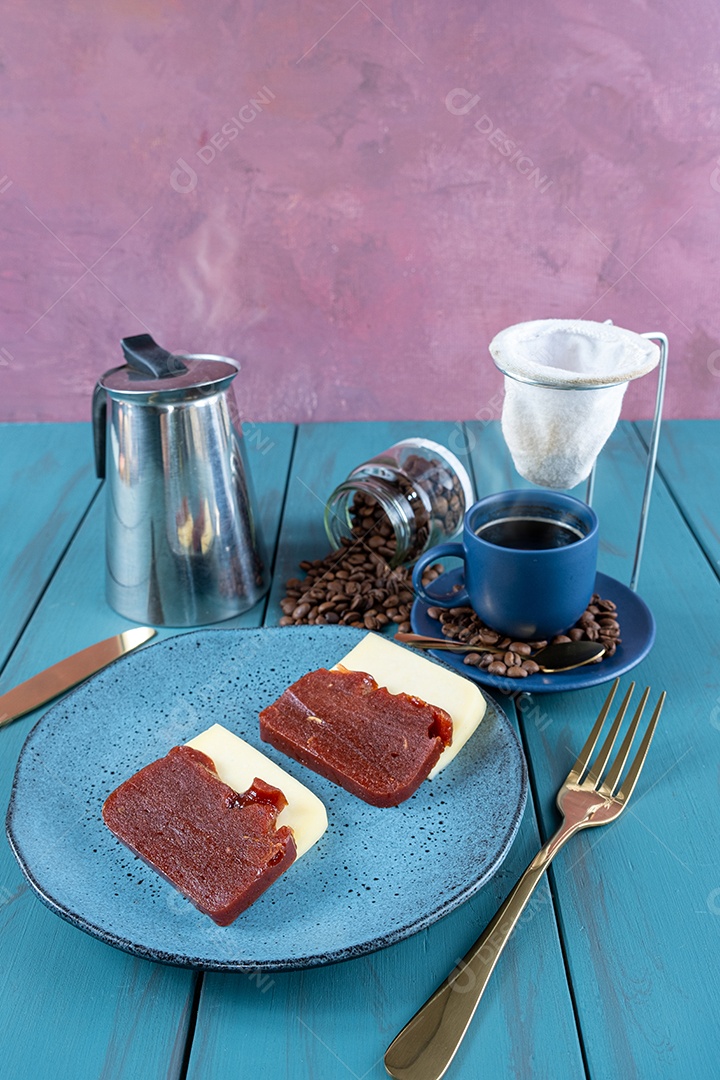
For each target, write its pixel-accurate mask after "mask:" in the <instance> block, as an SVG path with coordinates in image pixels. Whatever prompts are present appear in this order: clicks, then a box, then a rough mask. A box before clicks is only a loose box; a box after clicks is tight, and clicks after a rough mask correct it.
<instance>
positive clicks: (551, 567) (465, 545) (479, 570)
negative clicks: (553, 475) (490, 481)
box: [413, 488, 598, 641]
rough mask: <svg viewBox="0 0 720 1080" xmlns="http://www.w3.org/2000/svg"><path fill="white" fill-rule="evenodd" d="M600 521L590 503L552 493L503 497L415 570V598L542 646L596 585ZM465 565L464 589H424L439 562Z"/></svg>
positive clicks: (491, 500)
mask: <svg viewBox="0 0 720 1080" xmlns="http://www.w3.org/2000/svg"><path fill="white" fill-rule="evenodd" d="M597 553H598V520H597V515H596V514H595V512H594V510H592V509H591V508H590V507H589V506H588V505H587V503H584V502H581V501H580V500H579V499H575V498H573V497H572V496H571V495H563V494H560V493H559V492H557V491H545V490H542V489H540V490H538V489H537V488H536V489H528V490H520V491H501V492H499V493H498V494H497V495H489V496H488V497H487V498H485V499H481V500H480V501H479V502H477V503H475V504H474V506H471V507H470V509H469V510H468V511H467V513H466V514H465V518H464V521H463V532H462V542H461V543H447V544H438V545H437V546H436V547H434V548H431V549H430V550H429V551H427V552H425V554H424V555H422V556H421V557H420V558H419V559H418V561H417V563H416V564H415V568H414V570H413V586H414V588H415V591H416V593H417V594H418V596H420V597H421V598H422V599H423V600H424V601H425V602H426V603H427V604H430V605H432V606H433V607H440V608H454V607H463V606H467V605H470V606H471V607H472V608H473V610H474V611H475V613H476V614H477V615H478V616H479V617H480V618H481V619H482V620H483V622H484V623H487V625H488V626H490V627H492V628H493V630H498V631H500V633H502V634H506V635H509V636H510V637H512V638H516V639H519V640H526V641H539V640H541V639H547V638H551V637H554V635H555V634H560V633H562V632H563V631H564V630H567V629H568V627H571V626H572V625H573V623H575V622H577V620H578V619H579V618H580V616H581V615H582V613H583V612H584V611H585V608H586V607H587V606H588V604H589V603H590V598H591V596H592V594H593V589H594V586H595V574H596V568H597ZM451 555H452V556H457V557H459V558H461V559H462V560H463V561H464V563H465V586H464V588H463V589H461V590H459V591H458V592H455V593H452V594H446V595H445V596H437V595H434V593H433V594H432V595H431V594H430V593H428V592H426V590H425V589H424V588H423V585H422V575H423V571H424V570H425V569H426V567H427V566H429V565H431V564H432V563H434V562H437V561H438V559H442V558H447V557H448V556H451Z"/></svg>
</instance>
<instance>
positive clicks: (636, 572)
mask: <svg viewBox="0 0 720 1080" xmlns="http://www.w3.org/2000/svg"><path fill="white" fill-rule="evenodd" d="M611 321H612V320H610V319H608V320H607V322H611ZM640 336H641V337H645V338H649V339H650V340H651V341H656V342H657V343H658V345H659V347H660V361H659V363H658V381H657V392H656V394H655V415H654V417H653V426H652V431H651V433H650V444H649V446H648V453H647V466H646V469H645V487H644V490H643V498H642V506H641V508H640V522H639V525H638V534H637V540H636V542H635V558H634V560H633V568H632V574H631V576H630V588H631V589H632V591H633V592H637V584H638V578H639V577H640V564H641V562H642V554H643V548H644V546H645V534H646V533H647V523H648V513H649V510H650V496H651V495H652V486H653V480H654V479H655V465H656V463H657V451H658V443H659V442H660V424H661V421H662V410H663V401H664V399H665V381H666V377H667V361H668V351H669V345H668V339H667V336H666V335H665V334H661V333H655V332H648V333H645V334H641V335H640ZM494 362H495V366H496V367H497V368H498V369H499V370H500V371H502V373H503V375H507V377H508V378H509V379H514V380H515V381H516V382H522V383H526V384H527V385H528V386H542V387H546V388H547V389H548V390H569V391H570V392H571V393H572V392H573V391H575V390H607V389H609V388H610V387H612V386H619V385H622V383H617V382H610V383H587V384H583V383H580V384H577V383H575V384H574V385H573V386H558V384H557V383H551V382H542V381H540V380H539V379H524V378H520V377H519V376H517V375H514V374H511V373H510V372H509V371H505V370H504V368H502V367H501V366H500V364H498V362H497V360H495V361H494ZM627 381H628V382H629V381H630V380H629V379H628V380H627ZM596 465H597V458H596V459H595V462H594V464H593V467H592V469H591V471H590V475H589V476H588V480H587V489H586V493H585V501H586V502H587V503H588V505H590V506H591V505H592V499H593V494H594V492H595V468H596Z"/></svg>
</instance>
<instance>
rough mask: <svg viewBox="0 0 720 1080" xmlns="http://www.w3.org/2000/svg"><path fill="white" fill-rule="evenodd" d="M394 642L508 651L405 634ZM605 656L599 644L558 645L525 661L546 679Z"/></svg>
mask: <svg viewBox="0 0 720 1080" xmlns="http://www.w3.org/2000/svg"><path fill="white" fill-rule="evenodd" d="M395 640H396V641H399V642H402V643H403V644H404V645H413V646H414V647H415V648H416V649H438V650H445V651H447V652H455V653H464V652H465V653H469V652H489V653H495V654H497V655H501V654H502V653H504V652H506V651H507V650H506V649H498V648H496V647H495V646H492V645H490V646H487V645H482V646H478V645H467V644H466V643H465V642H462V641H451V640H450V639H449V638H434V637H428V636H426V635H424V634H410V633H403V632H402V631H398V632H397V633H396V634H395ZM604 655H605V646H604V645H602V644H601V643H600V642H597V641H563V642H560V643H559V644H557V645H545V646H543V648H542V649H538V650H537V652H535V653H532V654H531V655H530V656H528V657H524V659H527V660H533V661H534V662H535V663H536V664H537V665H538V667H539V668H540V671H541V672H542V673H543V674H544V675H551V674H555V673H556V672H559V671H572V669H573V668H578V667H584V665H585V664H593V663H595V662H596V661H598V660H600V659H601V658H602V657H603V656H604Z"/></svg>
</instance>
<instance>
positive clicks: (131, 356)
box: [93, 334, 270, 626]
mask: <svg viewBox="0 0 720 1080" xmlns="http://www.w3.org/2000/svg"><path fill="white" fill-rule="evenodd" d="M122 350H123V354H124V356H125V361H126V363H125V364H124V365H123V366H121V367H116V368H113V369H112V370H111V371H108V372H106V374H105V375H103V376H102V378H101V379H100V380H99V381H98V384H97V386H96V387H95V392H94V396H93V431H94V438H95V464H96V469H97V474H98V476H99V477H101V478H102V477H104V478H105V479H106V484H105V487H106V556H107V599H108V602H109V603H110V605H111V606H112V607H113V608H115V610H116V611H118V612H119V613H120V614H121V615H125V616H126V617H127V618H128V619H133V620H136V621H137V622H142V623H150V624H152V625H155V626H199V625H202V624H204V623H211V622H218V621H220V620H222V619H229V618H231V617H232V616H233V615H238V614H239V613H240V612H242V611H246V610H247V609H248V608H250V607H252V606H253V605H254V604H255V603H257V601H258V600H259V599H260V597H261V596H263V595H264V593H265V592H267V589H268V586H269V583H270V574H269V566H268V560H267V557H266V554H265V550H264V546H263V543H262V539H261V537H260V535H259V531H258V524H257V520H256V515H255V512H254V500H253V496H252V490H251V484H250V476H249V472H248V467H247V461H246V458H245V450H244V443H243V438H242V432H241V429H240V424H239V422H238V419H237V413H236V409H235V402H234V397H233V390H232V386H231V383H232V380H233V379H234V378H235V376H236V375H237V373H238V371H239V370H240V367H239V364H237V363H236V361H234V360H229V359H228V358H227V357H224V356H209V355H200V354H198V355H184V354H181V355H176V354H172V353H169V352H167V351H166V350H165V349H162V348H161V347H160V346H159V345H157V344H156V343H155V342H154V341H153V339H152V337H150V335H149V334H138V335H136V336H135V337H128V338H124V339H123V341H122Z"/></svg>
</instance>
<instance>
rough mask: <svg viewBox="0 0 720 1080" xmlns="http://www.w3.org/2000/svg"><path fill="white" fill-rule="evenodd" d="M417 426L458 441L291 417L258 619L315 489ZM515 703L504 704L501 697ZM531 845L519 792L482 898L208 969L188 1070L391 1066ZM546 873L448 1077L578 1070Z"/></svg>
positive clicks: (322, 1070) (194, 1075) (272, 616)
mask: <svg viewBox="0 0 720 1080" xmlns="http://www.w3.org/2000/svg"><path fill="white" fill-rule="evenodd" d="M418 430H420V431H421V432H422V434H423V435H424V436H426V437H427V438H431V439H435V440H437V441H438V442H441V443H443V442H444V443H445V444H446V445H450V446H452V447H453V448H455V449H460V448H461V443H462V441H461V440H460V439H458V429H457V425H451V424H440V423H435V424H430V423H424V424H422V425H419V424H402V423H396V424H380V423H378V424H362V425H361V424H346V425H343V426H342V427H340V426H339V425H331V424H318V425H308V426H303V427H301V428H300V431H299V434H298V440H297V444H296V451H295V456H294V459H293V465H292V472H291V479H290V484H289V487H288V498H287V502H286V506H285V513H284V516H283V526H282V534H281V541H280V553H279V557H278V569H277V573H276V581H275V583H274V587H273V592H272V595H271V603H270V605H269V608H268V613H267V617H266V622H267V623H268V624H275V623H276V622H277V619H278V617H279V606H278V602H279V599H280V597H281V596H282V591H283V583H284V581H285V579H286V578H287V577H290V576H293V575H295V574H296V573H297V564H298V562H299V560H300V559H302V558H314V557H319V556H321V555H323V554H324V553H325V552H326V551H327V550H328V544H327V540H326V538H325V535H324V531H323V527H322V511H323V505H324V501H325V499H326V497H327V495H328V494H329V493H330V491H331V490H332V488H333V487H334V485H335V484H336V483H338V482H339V481H340V480H342V479H344V477H345V476H346V475H347V473H348V472H349V470H350V468H351V467H352V466H354V465H356V464H358V463H359V462H361V461H363V460H365V459H366V458H367V457H368V456H370V455H371V454H372V453H377V452H378V451H380V450H382V449H384V448H385V447H387V446H390V445H391V444H392V442H393V441H395V440H396V439H398V438H404V437H408V436H411V435H414V434H417V433H418ZM505 707H506V710H507V711H508V712H509V714H510V715H511V716H512V715H513V709H512V702H505ZM538 846H539V841H538V832H537V824H536V820H535V816H534V812H533V807H532V805H531V804H530V801H529V802H528V807H527V810H526V812H525V817H524V821H523V824H522V826H521V829H520V833H519V835H518V838H517V839H516V841H515V844H514V846H513V848H512V850H511V852H510V854H509V856H508V858H507V860H506V862H505V863H504V864H503V867H502V868H501V870H500V871H499V872H498V874H497V875H496V876H495V878H494V879H493V880H492V881H491V882H490V883H489V884H488V885H487V886H486V888H484V889H483V890H482V891H481V892H480V894H479V895H478V896H476V897H475V898H474V899H473V900H471V901H469V902H468V903H467V904H465V905H464V906H463V907H462V908H461V909H459V910H458V911H456V912H454V913H453V914H452V915H449V916H448V917H447V918H445V919H443V920H441V921H440V922H438V923H436V924H435V925H434V926H432V927H431V928H429V929H428V930H425V931H423V932H422V933H420V934H417V935H415V936H414V937H412V938H409V939H408V940H406V941H403V942H401V943H400V944H398V945H395V946H393V947H392V948H389V949H385V950H382V951H381V952H378V953H375V954H373V955H370V956H367V957H363V958H360V959H358V960H353V961H347V962H345V963H342V964H337V965H335V966H333V967H327V968H317V969H313V970H309V971H305V972H297V973H283V974H272V975H265V976H263V975H252V976H227V975H218V974H209V975H206V976H205V980H204V985H203V991H202V997H201V1000H200V1008H199V1012H198V1021H197V1027H196V1031H195V1039H194V1042H193V1047H192V1054H191V1058H190V1066H189V1071H188V1077H189V1080H220V1078H222V1080H225V1077H226V1076H227V1075H228V1074H229V1073H231V1072H232V1071H233V1070H235V1071H236V1070H238V1068H241V1069H242V1071H243V1075H244V1074H247V1075H248V1076H250V1075H254V1074H256V1075H260V1076H276V1077H283V1078H286V1080H308V1078H310V1077H312V1078H313V1080H338V1077H340V1078H342V1077H344V1076H350V1077H352V1076H354V1077H364V1078H365V1080H373V1078H376V1080H378V1078H380V1077H382V1076H386V1075H387V1074H386V1073H385V1069H384V1066H383V1064H382V1056H383V1054H384V1052H385V1049H386V1047H387V1046H388V1044H389V1043H390V1041H391V1040H392V1038H393V1037H394V1036H395V1035H396V1034H397V1032H398V1031H399V1030H400V1028H401V1027H402V1026H403V1024H404V1023H406V1022H407V1020H408V1019H409V1018H410V1016H411V1015H412V1013H413V1011H414V1009H415V1008H417V1007H418V1006H419V1005H420V1004H422V1002H423V1001H424V1000H425V998H426V997H427V996H428V995H429V994H430V993H431V992H432V990H433V989H434V988H435V986H436V985H437V984H438V983H439V982H440V981H441V980H442V979H443V978H444V977H445V975H447V973H448V971H449V970H450V969H451V967H452V966H453V965H454V964H455V963H456V961H457V960H458V959H459V958H460V957H461V956H462V955H463V953H464V952H465V950H466V949H467V948H468V947H469V946H470V944H471V943H472V942H473V941H474V940H475V938H476V937H477V935H478V934H479V932H480V931H481V930H482V929H483V927H484V926H485V924H486V923H487V922H488V921H489V919H490V917H491V916H492V914H494V912H495V911H496V910H497V907H498V906H499V904H500V902H501V901H502V899H503V898H504V897H505V896H506V895H507V893H508V892H509V890H510V888H511V887H512V885H513V884H514V882H515V880H516V879H517V877H518V876H519V875H520V873H521V872H522V870H524V868H525V866H526V865H527V863H528V862H529V860H530V858H531V857H532V856H533V855H534V854H535V852H536V851H537V848H538ZM583 1071H584V1070H583V1064H582V1059H581V1055H580V1049H579V1044H578V1039H577V1032H576V1027H575V1021H574V1016H573V1012H572V1006H571V1001H570V996H569V991H568V987H567V982H566V978H565V971H564V967H563V961H562V956H561V952H560V947H559V942H558V933H557V927H556V925H555V920H554V915H553V911H552V904H551V902H550V893H549V889H548V886H547V883H544V884H543V885H542V886H541V887H540V889H539V890H538V893H537V896H536V899H535V901H534V902H533V905H532V907H531V908H530V909H529V910H528V912H527V913H526V916H525V919H524V920H523V928H522V932H520V933H518V934H517V936H516V937H515V939H514V940H513V941H511V942H510V944H509V945H508V948H507V950H506V952H505V954H504V956H503V958H502V961H501V963H500V965H499V968H498V970H497V971H496V973H495V974H494V976H493V983H492V985H491V986H490V988H489V989H488V991H487V994H486V997H485V1000H484V1001H483V1004H482V1006H481V1009H480V1012H479V1014H478V1016H477V1017H476V1019H475V1021H474V1023H473V1026H472V1028H471V1030H470V1032H469V1034H468V1036H467V1038H466V1040H465V1043H464V1045H463V1047H462V1048H461V1050H460V1053H459V1056H458V1058H457V1060H456V1063H455V1065H454V1072H453V1075H455V1076H458V1077H460V1076H471V1075H481V1076H489V1077H490V1076H491V1077H493V1078H502V1077H508V1078H509V1077H513V1078H517V1077H529V1076H531V1075H532V1076H553V1077H557V1078H561V1077H566V1076H567V1077H572V1078H573V1080H576V1078H577V1077H578V1076H581V1075H583Z"/></svg>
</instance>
